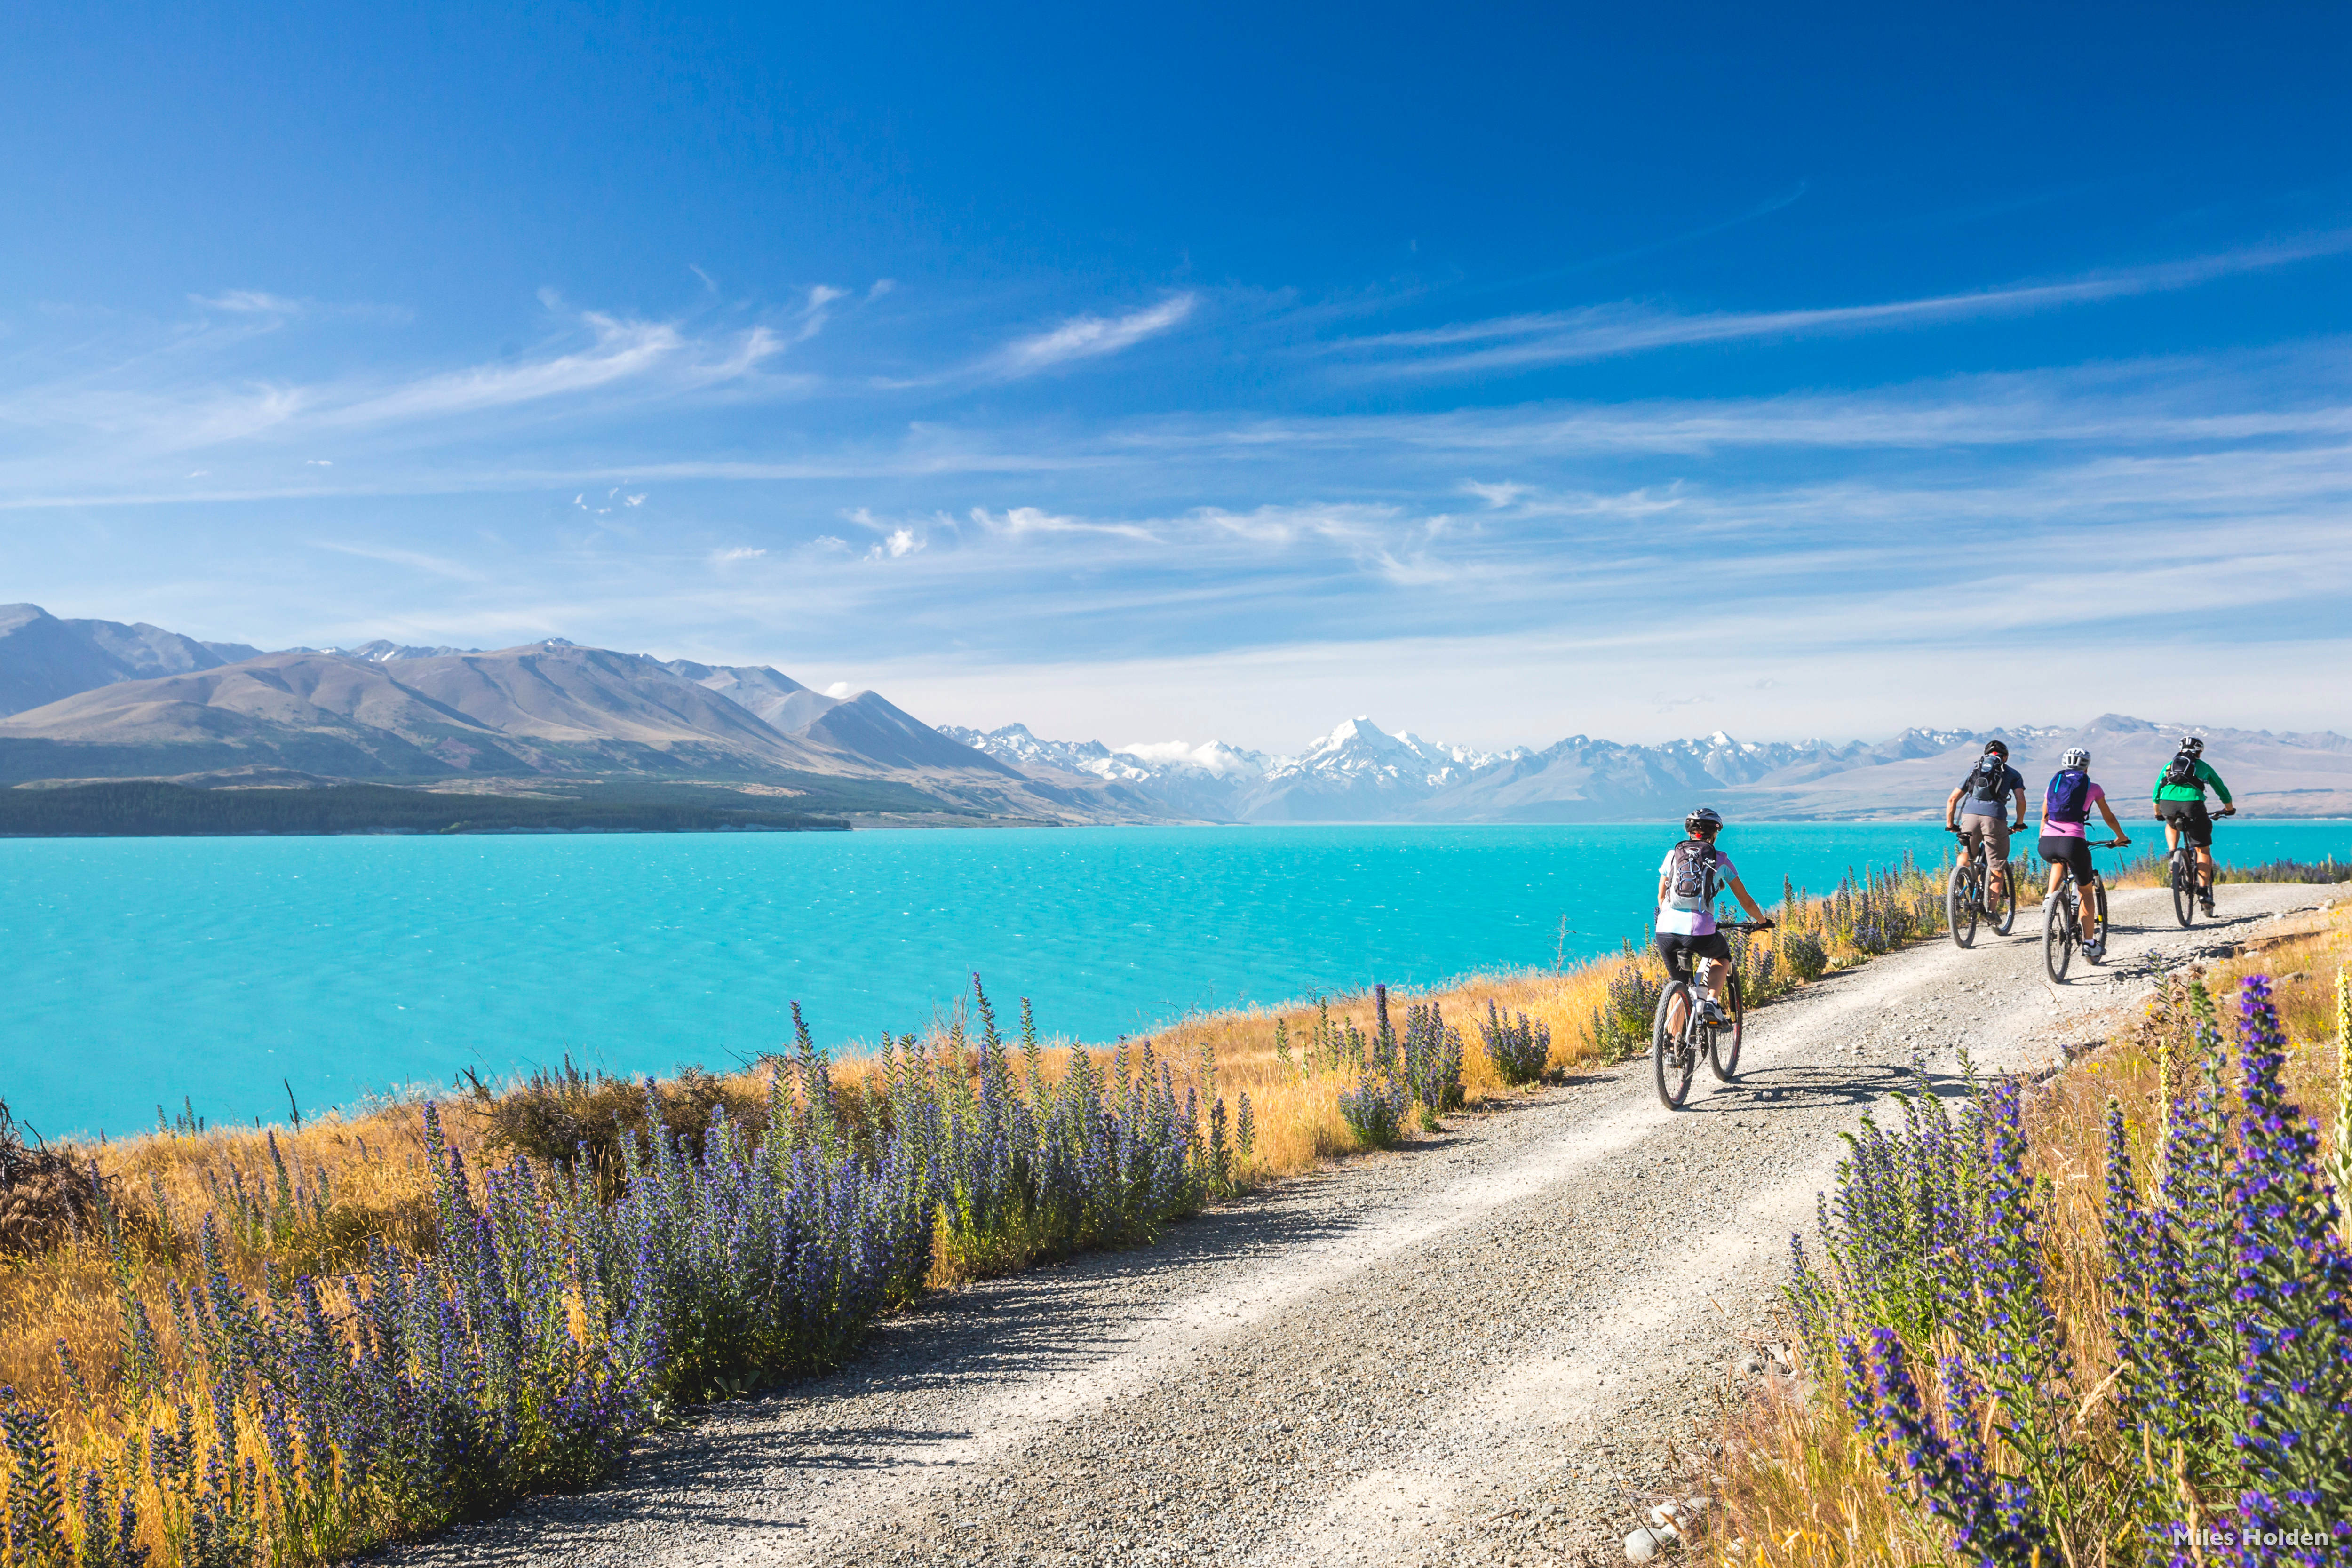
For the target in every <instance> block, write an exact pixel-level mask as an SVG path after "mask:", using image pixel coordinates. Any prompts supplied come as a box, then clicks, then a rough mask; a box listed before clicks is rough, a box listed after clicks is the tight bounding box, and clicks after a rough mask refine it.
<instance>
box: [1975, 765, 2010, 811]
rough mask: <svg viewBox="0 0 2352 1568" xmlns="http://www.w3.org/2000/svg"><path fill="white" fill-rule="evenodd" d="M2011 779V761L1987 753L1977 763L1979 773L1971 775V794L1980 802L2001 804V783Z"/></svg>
mask: <svg viewBox="0 0 2352 1568" xmlns="http://www.w3.org/2000/svg"><path fill="white" fill-rule="evenodd" d="M2007 777H2009V759H2008V758H2007V757H2004V756H2002V755H2001V754H2000V752H1986V753H1985V754H1984V759H1983V760H1982V761H1981V762H1979V763H1977V771H1976V772H1974V773H1970V774H1969V794H1970V795H1972V796H1974V797H1975V798H1976V799H1978V800H1989V801H1992V802H1995V803H1996V804H1997V803H1999V801H2000V785H2001V781H2002V780H2003V779H2006V778H2007Z"/></svg>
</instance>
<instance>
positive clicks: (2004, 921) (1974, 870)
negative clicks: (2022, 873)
mask: <svg viewBox="0 0 2352 1568" xmlns="http://www.w3.org/2000/svg"><path fill="white" fill-rule="evenodd" d="M1947 831H1948V832H1950V833H1954V834H1959V837H1960V858H1958V860H1956V861H1954V862H1953V864H1952V879H1951V880H1950V881H1949V882H1948V883H1946V884H1945V885H1944V921H1945V923H1946V924H1947V925H1948V926H1949V927H1950V928H1951V931H1952V942H1953V944H1954V945H1955V946H1958V947H1966V946H1968V945H1969V943H1970V942H1974V941H1976V939H1977V921H1978V920H1979V919H1980V918H1981V919H1985V920H1990V921H1992V929H1993V931H1994V932H1995V934H1997V935H2000V936H2007V935H2008V934H2009V933H2010V930H2011V928H2012V927H2013V926H2015V925H2016V924H2017V878H2016V876H2015V874H2014V873H2011V872H2010V870H2009V868H2007V867H2005V866H2004V867H2003V868H2001V869H2002V873H2003V874H2002V876H2001V879H2000V893H1999V894H1998V895H1997V896H1998V898H1999V900H2000V902H1999V904H1998V905H1995V904H1991V903H1988V902H1987V901H1986V896H1987V895H1986V890H1987V889H1990V887H1991V886H1992V872H1993V864H1992V842H1991V840H1990V839H1988V838H1984V837H1969V836H1968V835H1966V834H1961V833H1960V830H1959V829H1958V828H1957V827H1954V828H1948V829H1947Z"/></svg>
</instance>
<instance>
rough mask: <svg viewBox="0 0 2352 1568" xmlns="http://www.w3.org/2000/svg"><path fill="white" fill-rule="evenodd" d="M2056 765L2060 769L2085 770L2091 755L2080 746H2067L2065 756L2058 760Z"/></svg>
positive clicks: (2089, 763) (2089, 762)
mask: <svg viewBox="0 0 2352 1568" xmlns="http://www.w3.org/2000/svg"><path fill="white" fill-rule="evenodd" d="M2058 765H2059V766H2060V767H2062V768H2087V767H2089V766H2090V765H2091V753H2090V752H2086V751H2084V749H2083V748H2082V747H2080V746H2069V747H2067V748H2066V754H2065V755H2064V756H2063V757H2061V758H2060V759H2058Z"/></svg>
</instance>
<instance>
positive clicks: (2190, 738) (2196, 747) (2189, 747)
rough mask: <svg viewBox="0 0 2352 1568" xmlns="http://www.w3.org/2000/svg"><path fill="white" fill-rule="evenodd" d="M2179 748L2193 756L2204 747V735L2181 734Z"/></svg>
mask: <svg viewBox="0 0 2352 1568" xmlns="http://www.w3.org/2000/svg"><path fill="white" fill-rule="evenodd" d="M2180 749H2181V750H2182V751H2184V752H2188V753H2189V755H2190V756H2192V757H2193V756H2195V755H2197V754H2198V753H2199V752H2202V751H2203V750H2204V749H2205V737H2204V736H2202V735H2183V736H2181V737H2180Z"/></svg>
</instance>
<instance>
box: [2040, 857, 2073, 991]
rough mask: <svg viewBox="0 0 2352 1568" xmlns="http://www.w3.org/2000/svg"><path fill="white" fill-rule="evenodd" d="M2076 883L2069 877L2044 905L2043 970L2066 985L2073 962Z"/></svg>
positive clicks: (2059, 885) (2043, 902) (2044, 901)
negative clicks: (2069, 966) (2067, 974)
mask: <svg viewBox="0 0 2352 1568" xmlns="http://www.w3.org/2000/svg"><path fill="white" fill-rule="evenodd" d="M2076 918H2077V917H2076V916H2075V913H2074V879H2073V878H2071V877H2069V878H2068V879H2065V880H2064V881H2062V882H2060V883H2059V884H2058V890H2057V891H2056V892H2054V893H2053V894H2051V895H2050V896H2049V897H2048V898H2047V899H2045V900H2042V968H2044V969H2046V970H2048V971H2049V972H2050V978H2051V979H2053V980H2055V981H2058V982H2060V983H2062V984H2063V982H2064V981H2065V978H2066V966H2067V965H2068V964H2069V963H2073V962H2074V923H2075V920H2076Z"/></svg>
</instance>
